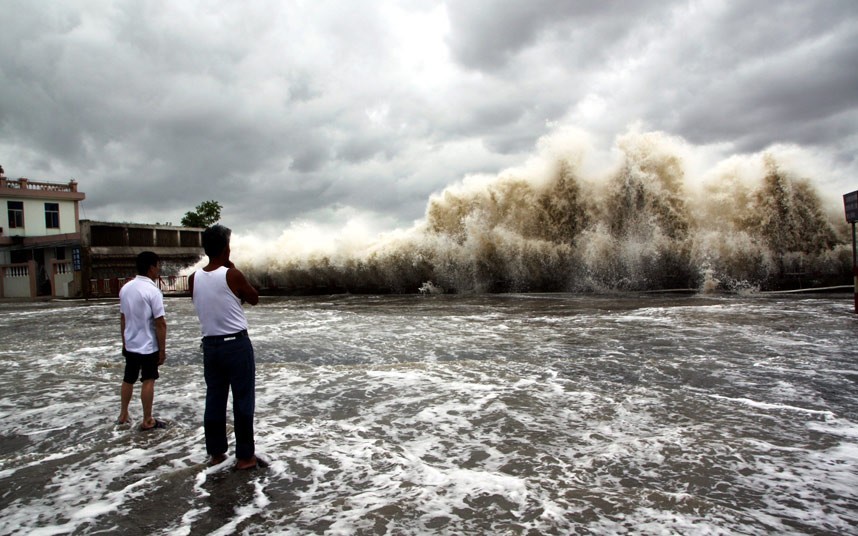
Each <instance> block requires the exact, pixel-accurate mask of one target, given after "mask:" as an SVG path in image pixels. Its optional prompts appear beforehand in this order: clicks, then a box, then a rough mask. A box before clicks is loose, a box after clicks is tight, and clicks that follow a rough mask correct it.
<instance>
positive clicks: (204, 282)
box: [193, 266, 247, 337]
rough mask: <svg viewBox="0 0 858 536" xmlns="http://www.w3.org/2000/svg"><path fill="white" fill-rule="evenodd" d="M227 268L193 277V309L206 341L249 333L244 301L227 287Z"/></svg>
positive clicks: (202, 272)
mask: <svg viewBox="0 0 858 536" xmlns="http://www.w3.org/2000/svg"><path fill="white" fill-rule="evenodd" d="M226 272H227V268H226V266H221V267H220V268H218V269H217V270H213V271H211V272H206V271H205V270H197V271H196V272H195V274H194V295H193V300H194V308H195V309H196V310H197V316H198V317H199V319H200V328H201V329H202V332H203V337H210V336H212V335H232V334H233V333H238V332H239V331H243V330H246V329H247V317H245V316H244V309H242V307H241V300H240V299H239V298H238V296H236V295H235V294H234V293H233V292H232V290H231V289H230V288H229V285H228V284H227V283H226Z"/></svg>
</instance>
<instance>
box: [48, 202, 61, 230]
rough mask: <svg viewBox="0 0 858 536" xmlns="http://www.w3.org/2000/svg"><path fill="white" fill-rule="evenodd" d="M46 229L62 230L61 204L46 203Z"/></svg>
mask: <svg viewBox="0 0 858 536" xmlns="http://www.w3.org/2000/svg"><path fill="white" fill-rule="evenodd" d="M45 227H47V228H48V229H59V228H60V204H59V203H45Z"/></svg>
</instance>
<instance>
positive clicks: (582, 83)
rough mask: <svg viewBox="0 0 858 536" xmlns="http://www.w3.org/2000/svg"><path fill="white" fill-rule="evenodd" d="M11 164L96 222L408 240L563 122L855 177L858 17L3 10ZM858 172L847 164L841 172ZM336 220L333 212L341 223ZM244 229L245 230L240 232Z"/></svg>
mask: <svg viewBox="0 0 858 536" xmlns="http://www.w3.org/2000/svg"><path fill="white" fill-rule="evenodd" d="M4 13H6V14H7V17H6V19H4V30H3V32H0V164H2V165H3V166H4V168H5V169H6V172H7V174H8V175H10V176H22V175H23V176H31V177H32V178H34V179H42V180H58V181H59V180H67V179H68V178H70V177H75V178H76V179H77V180H78V181H79V182H80V184H81V189H82V190H83V191H85V192H86V194H87V200H86V202H85V206H84V209H85V215H86V216H87V217H93V218H96V219H110V218H120V219H130V218H134V219H137V220H139V221H162V222H163V221H173V222H176V221H178V220H179V219H180V218H181V215H182V214H183V213H184V212H185V211H186V210H189V209H192V208H193V207H194V206H196V204H198V203H199V202H200V201H202V200H206V199H216V200H219V201H220V202H221V203H222V204H223V205H224V215H225V217H227V216H228V217H229V218H231V219H233V220H235V221H238V222H241V223H240V225H247V226H248V227H250V226H252V224H253V225H256V224H259V225H262V224H267V225H270V226H274V227H276V226H278V225H282V226H285V225H288V223H289V222H290V221H293V220H301V219H305V218H308V217H324V218H338V217H343V215H349V214H356V213H361V212H365V213H367V214H374V215H375V216H374V218H375V219H376V220H384V221H390V222H400V223H402V224H409V223H410V222H412V221H413V220H414V219H416V218H420V217H421V216H422V215H423V210H424V208H425V204H426V201H427V200H428V198H429V196H430V195H431V194H432V193H433V192H437V191H439V190H440V189H442V188H443V187H444V186H446V185H447V184H449V183H451V182H454V181H457V180H460V179H461V178H462V177H463V176H465V175H466V174H468V173H474V172H488V173H496V172H498V171H500V170H502V169H503V168H505V167H507V166H511V165H517V164H521V163H522V162H524V161H525V160H526V159H527V158H528V156H529V155H530V154H532V153H533V152H534V146H535V144H536V142H537V140H538V139H539V138H540V137H541V136H543V135H545V134H548V133H550V132H551V130H552V126H551V125H567V124H571V125H576V126H580V127H582V128H584V129H585V130H587V131H590V132H592V133H593V134H594V135H596V136H601V139H602V140H606V143H610V140H611V139H613V137H614V136H616V135H617V134H619V133H621V132H623V131H624V130H625V129H626V127H627V125H629V124H630V123H632V122H635V121H638V120H640V121H642V122H643V123H644V125H645V127H646V128H654V129H660V130H665V131H667V132H669V133H670V134H674V135H677V136H682V137H684V138H686V139H687V140H689V141H691V142H692V143H695V144H716V143H720V144H724V143H726V144H729V145H730V146H731V147H732V148H733V149H734V150H737V151H757V150H760V149H763V148H765V147H767V146H769V145H771V144H774V143H782V142H793V143H799V144H802V145H806V146H812V147H815V148H816V149H818V150H820V151H824V152H826V154H828V155H829V156H832V157H833V158H836V159H839V161H840V162H841V163H842V164H843V166H844V169H846V170H850V169H852V170H853V171H856V172H858V169H854V168H855V166H856V165H858V164H856V163H855V161H854V154H855V150H856V149H858V148H857V147H855V145H856V144H858V136H856V126H855V125H856V124H858V123H856V117H858V50H856V48H858V4H856V3H854V2H852V1H851V0H827V1H825V2H804V1H798V0H788V1H782V2H758V1H750V0H745V1H742V2H729V3H720V2H705V1H691V2H688V1H685V0H682V1H679V0H677V1H674V2H662V1H658V2H656V1H651V2H650V1H644V2H620V1H608V2H606V1H596V0H592V1H590V0H588V1H584V2H567V1H561V0H533V1H531V2H515V1H503V0H494V1H490V0H473V1H467V2H440V1H439V2H436V3H424V2H415V1H414V0H402V1H400V2H385V3H379V2H372V1H369V0H361V1H355V2H349V3H348V4H347V5H345V4H336V5H334V4H326V3H306V4H303V5H299V4H293V3H288V4H284V3H281V2H266V1H250V2H244V3H230V2H211V3H209V4H206V5H205V6H197V7H190V5H189V4H185V3H173V4H157V5H156V4H151V3H146V2H114V3H106V4H105V3H102V4H87V5H79V4H71V3H66V2H48V3H44V2H30V1H22V0H9V1H7V2H6V3H4ZM850 166H852V167H850ZM331 207H334V208H331ZM239 228H240V227H239Z"/></svg>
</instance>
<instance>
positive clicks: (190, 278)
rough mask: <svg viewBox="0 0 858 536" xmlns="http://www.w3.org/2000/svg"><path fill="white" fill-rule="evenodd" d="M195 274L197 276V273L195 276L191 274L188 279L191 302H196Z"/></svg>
mask: <svg viewBox="0 0 858 536" xmlns="http://www.w3.org/2000/svg"><path fill="white" fill-rule="evenodd" d="M195 274H196V272H194V273H193V274H191V275H190V276H189V277H188V292H190V293H191V301H194V275H195Z"/></svg>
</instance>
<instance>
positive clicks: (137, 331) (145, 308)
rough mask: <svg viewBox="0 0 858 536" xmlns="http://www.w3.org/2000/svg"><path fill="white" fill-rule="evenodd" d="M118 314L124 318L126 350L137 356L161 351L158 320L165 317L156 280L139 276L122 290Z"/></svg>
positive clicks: (162, 297)
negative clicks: (156, 322) (156, 326)
mask: <svg viewBox="0 0 858 536" xmlns="http://www.w3.org/2000/svg"><path fill="white" fill-rule="evenodd" d="M119 311H120V312H121V313H122V314H123V315H125V349H126V350H128V351H129V352H134V353H135V354H154V353H155V352H157V351H158V339H157V337H156V335H155V319H156V318H160V317H162V316H164V295H163V294H162V293H161V289H159V288H158V286H157V285H156V284H155V282H154V281H152V280H151V279H149V278H148V277H146V276H145V275H138V276H137V277H135V278H134V279H132V280H131V281H129V282H128V283H125V284H124V285H123V286H122V288H121V289H119Z"/></svg>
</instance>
